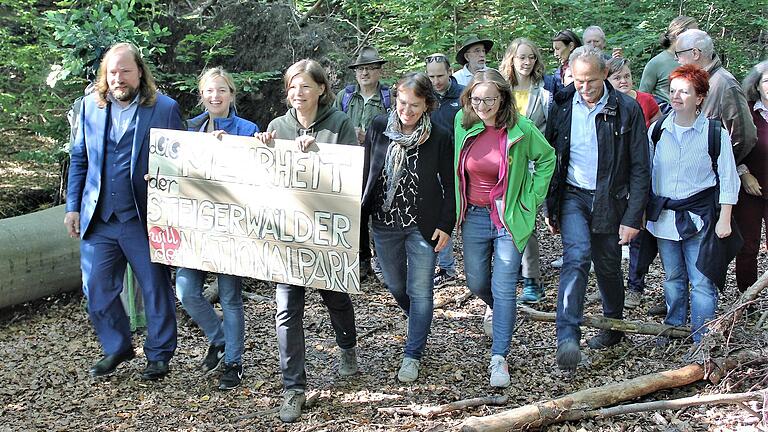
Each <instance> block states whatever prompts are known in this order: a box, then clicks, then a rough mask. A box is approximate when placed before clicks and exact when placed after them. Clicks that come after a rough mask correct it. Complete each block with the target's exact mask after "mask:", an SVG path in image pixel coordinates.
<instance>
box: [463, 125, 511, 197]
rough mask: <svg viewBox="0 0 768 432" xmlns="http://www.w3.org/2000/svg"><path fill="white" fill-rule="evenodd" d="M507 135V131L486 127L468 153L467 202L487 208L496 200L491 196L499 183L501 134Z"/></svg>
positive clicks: (466, 162) (466, 163)
mask: <svg viewBox="0 0 768 432" xmlns="http://www.w3.org/2000/svg"><path fill="white" fill-rule="evenodd" d="M500 133H501V134H506V129H497V128H495V127H489V126H486V128H485V130H484V131H483V132H481V133H480V134H479V135H478V136H477V138H475V140H474V142H473V143H472V145H471V146H470V147H469V151H468V152H467V158H466V161H465V169H466V173H467V179H468V182H467V183H468V186H469V187H468V188H467V201H468V202H469V203H470V204H472V205H476V206H480V207H486V206H489V205H490V204H491V201H492V200H493V199H495V198H498V197H494V196H491V192H492V190H493V188H494V187H495V186H496V185H497V184H498V183H499V164H500V163H501V150H500V149H499V134H500Z"/></svg>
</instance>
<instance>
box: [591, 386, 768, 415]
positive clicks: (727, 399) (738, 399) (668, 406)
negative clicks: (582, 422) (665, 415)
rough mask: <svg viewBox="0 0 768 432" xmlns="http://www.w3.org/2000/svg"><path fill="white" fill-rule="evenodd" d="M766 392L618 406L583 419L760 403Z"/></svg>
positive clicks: (715, 395) (699, 396)
mask: <svg viewBox="0 0 768 432" xmlns="http://www.w3.org/2000/svg"><path fill="white" fill-rule="evenodd" d="M766 391H767V390H761V391H754V392H749V393H733V394H712V395H696V396H691V397H686V398H680V399H673V400H665V401H653V402H643V403H634V404H627V405H619V406H615V407H610V408H603V409H599V410H595V411H587V412H585V413H584V414H585V416H584V417H583V418H608V417H613V416H617V415H622V414H632V413H637V412H644V411H663V410H679V409H682V408H687V407H692V406H698V405H725V404H741V403H742V402H745V401H750V400H759V401H762V400H763V396H764V395H765V394H766ZM750 411H751V412H752V415H756V413H755V411H754V410H752V409H751V408H750ZM758 417H759V415H758Z"/></svg>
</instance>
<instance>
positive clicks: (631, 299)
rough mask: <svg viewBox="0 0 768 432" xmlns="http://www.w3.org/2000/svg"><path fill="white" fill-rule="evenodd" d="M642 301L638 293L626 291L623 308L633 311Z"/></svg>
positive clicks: (641, 295)
mask: <svg viewBox="0 0 768 432" xmlns="http://www.w3.org/2000/svg"><path fill="white" fill-rule="evenodd" d="M642 299H643V294H642V293H641V292H640V291H635V290H627V294H626V295H625V296H624V307H625V308H627V309H634V308H636V307H638V306H640V302H641V301H642Z"/></svg>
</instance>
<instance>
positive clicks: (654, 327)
mask: <svg viewBox="0 0 768 432" xmlns="http://www.w3.org/2000/svg"><path fill="white" fill-rule="evenodd" d="M517 308H518V310H519V311H520V312H521V313H522V314H523V315H525V316H526V317H527V318H529V319H532V320H533V321H543V322H555V313H554V312H542V311H538V310H536V309H533V308H532V307H529V306H523V305H520V306H518V307H517ZM581 325H584V326H587V327H594V328H598V329H604V330H619V331H623V332H626V333H636V334H648V335H654V336H669V337H674V338H686V337H688V336H690V335H691V329H690V328H689V327H673V326H668V325H665V324H657V323H647V322H640V321H624V320H620V319H615V318H606V317H601V316H594V315H585V316H584V318H583V319H582V322H581Z"/></svg>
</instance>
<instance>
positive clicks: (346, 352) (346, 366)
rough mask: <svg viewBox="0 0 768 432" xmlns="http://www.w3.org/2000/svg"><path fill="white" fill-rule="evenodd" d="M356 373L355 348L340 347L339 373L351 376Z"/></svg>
mask: <svg viewBox="0 0 768 432" xmlns="http://www.w3.org/2000/svg"><path fill="white" fill-rule="evenodd" d="M356 373H357V348H355V347H352V348H349V349H344V348H342V349H341V354H339V375H341V376H351V375H354V374H356Z"/></svg>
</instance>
